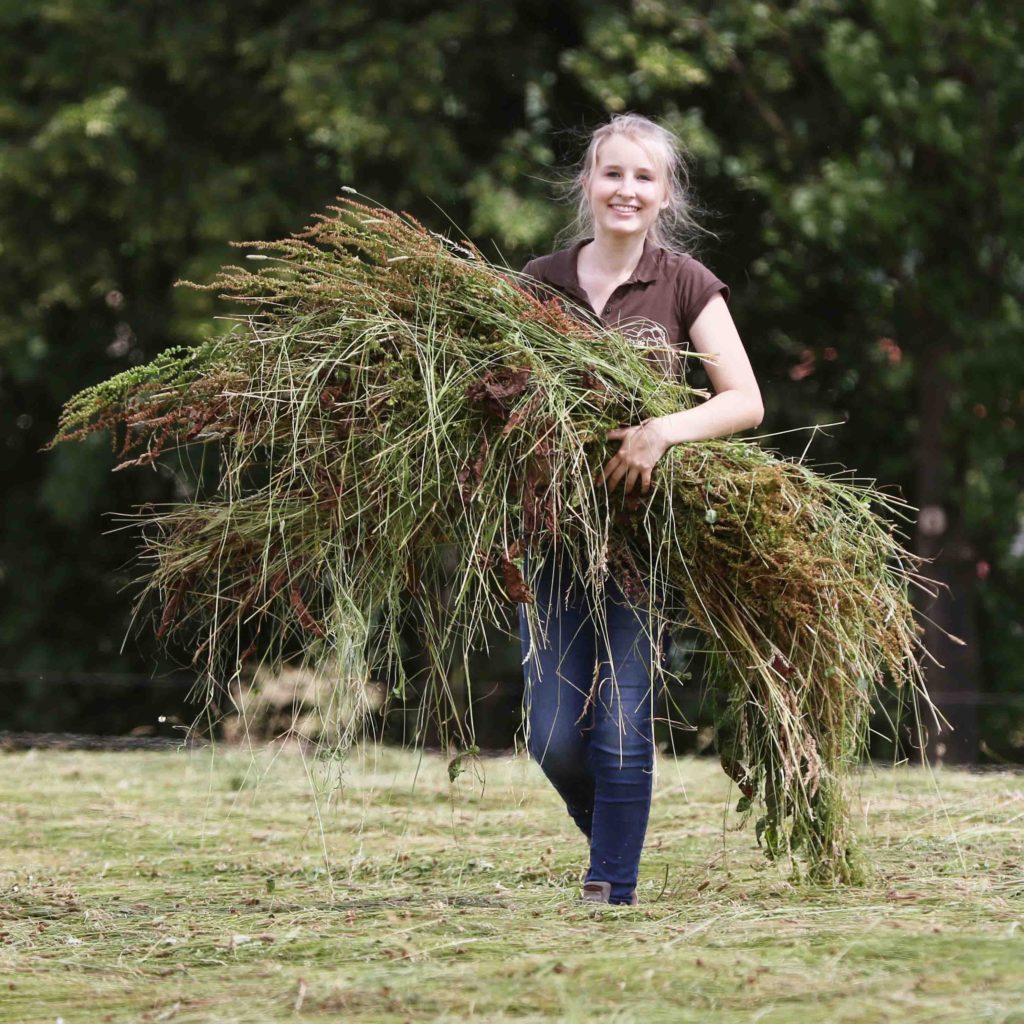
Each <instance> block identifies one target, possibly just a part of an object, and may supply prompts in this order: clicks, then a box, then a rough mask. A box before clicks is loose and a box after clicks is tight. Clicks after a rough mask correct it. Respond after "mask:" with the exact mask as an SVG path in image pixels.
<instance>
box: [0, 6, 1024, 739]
mask: <svg viewBox="0 0 1024 1024" xmlns="http://www.w3.org/2000/svg"><path fill="white" fill-rule="evenodd" d="M385 13H386V15H387V16H386V17H385V16H382V13H381V11H380V10H379V9H378V8H375V7H373V6H371V5H369V4H365V3H360V2H354V3H349V4H344V5H337V4H329V3H327V2H325V0H300V2H298V3H296V4H291V5H288V6H286V7H281V6H280V5H272V4H270V3H268V2H265V0H257V2H254V3H250V4H246V5H242V6H239V5H236V4H227V3H225V2H223V0H212V2H210V3H207V4H205V5H203V6H202V7H201V8H194V7H184V8H181V7H179V8H173V7H167V6H165V5H132V6H130V7H129V8H127V9H126V8H125V7H124V6H123V5H115V4H114V3H113V2H112V0H92V2H90V3H88V4H72V3H68V2H64V0H55V2H53V3H48V4H44V5H19V4H14V3H13V2H11V0H6V2H4V3H3V5H2V6H0V23H2V25H3V30H4V31H3V33H2V35H0V57H2V59H0V123H2V126H3V129H4V131H3V137H4V142H3V144H2V148H0V239H2V246H3V248H2V259H3V266H4V273H3V274H2V275H0V417H2V419H0V430H2V432H3V438H4V444H3V448H2V455H0V458H2V463H0V469H2V472H3V476H4V481H5V488H4V496H3V501H4V513H5V521H6V527H5V530H4V535H3V539H2V549H0V564H2V573H3V588H4V590H5V602H4V608H3V611H2V613H0V636H2V637H3V640H4V641H5V643H6V646H7V649H8V650H9V651H10V652H11V653H10V654H9V656H8V659H7V664H8V665H9V666H10V667H16V668H21V669H32V668H61V667H67V668H71V667H75V668H78V669H93V670H100V669H113V668H132V669H145V668H148V667H150V666H151V665H152V659H153V651H152V649H151V648H149V647H148V646H147V643H148V641H147V639H146V638H145V637H144V636H140V638H139V640H138V641H137V643H138V645H139V646H138V647H132V648H131V649H129V650H128V651H126V652H125V654H124V655H121V654H119V652H118V648H119V645H120V640H121V638H122V636H123V635H124V633H125V631H126V628H127V608H128V606H129V595H128V594H125V593H122V592H121V590H120V588H121V587H123V585H124V584H125V583H126V582H127V580H128V579H129V577H130V571H129V570H127V569H125V568H124V566H125V565H126V563H127V562H128V561H129V559H130V557H131V555H132V550H133V548H132V541H131V538H130V537H129V535H128V534H126V533H115V534H113V535H104V534H103V530H104V529H108V528H109V525H110V524H109V522H107V521H106V520H105V519H104V518H103V513H104V512H105V511H111V510H119V511H127V510H129V509H130V508H131V506H132V505H133V504H135V503H137V502H139V501H145V500H168V499H171V498H173V497H174V494H175V488H176V487H178V488H180V487H182V486H187V484H188V473H187V472H186V471H185V470H184V469H182V470H178V471H175V472H172V471H171V469H170V468H165V469H164V470H162V471H161V472H159V473H155V474H154V473H136V474H135V475H132V474H131V473H125V474H115V475H113V476H112V475H110V474H109V472H108V470H109V469H110V468H111V466H112V464H113V457H112V455H111V454H110V453H109V452H108V451H107V450H106V449H105V448H104V446H103V445H102V444H100V445H84V446H82V447H80V448H78V449H77V450H72V449H68V450H66V451H57V452H54V453H50V454H48V455H46V456H41V455H40V454H39V453H38V449H39V448H40V447H41V446H42V444H43V443H45V441H46V440H47V439H48V438H49V436H51V435H52V432H53V428H54V426H55V421H56V414H57V411H58V409H59V406H60V403H61V402H62V401H63V400H64V399H65V398H67V397H68V396H69V395H70V394H71V393H73V392H74V391H76V390H79V389H80V388H81V387H83V386H85V385H86V384H89V383H91V382H93V381H97V380H100V379H103V378H105V377H108V376H110V375H111V374H113V373H114V372H116V371H118V370H120V369H124V368H125V367H127V366H130V365H133V364H134V363H138V362H142V361H144V360H147V359H149V358H151V357H152V356H153V355H154V354H156V353H157V352H158V351H160V350H162V349H163V348H165V347H167V346H168V345H171V344H181V343H192V342H195V341H197V340H200V339H202V338H203V337H205V336H208V335H209V334H210V332H212V331H215V330H219V329H221V327H222V326H223V325H222V324H221V323H220V322H218V321H216V320H214V319H213V314H214V313H216V312H217V311H218V310H219V309H220V307H218V306H217V304H216V302H215V300H213V299H211V298H210V297H209V296H206V295H204V294H200V293H195V292H185V291H183V290H180V289H178V290H175V289H174V288H173V282H174V280H176V279H178V278H181V277H188V278H191V279H193V280H202V279H208V278H209V277H210V276H211V275H212V272H213V271H214V270H215V268H216V267H217V266H219V265H220V264H221V263H223V262H225V261H227V259H228V249H227V245H226V243H227V241H228V240H229V239H233V238H256V237H268V238H269V237H276V236H279V235H281V234H284V233H286V232H287V231H289V230H295V229H297V228H298V227H301V225H302V224H304V223H306V218H307V216H308V214H309V213H310V212H311V211H313V210H316V209H319V208H322V206H323V205H324V204H325V203H326V202H328V201H329V200H330V199H331V198H332V197H333V196H334V195H335V194H337V191H338V189H339V187H340V186H341V185H344V184H354V185H356V186H357V187H358V188H359V189H360V190H361V191H362V192H364V193H366V194H368V195H372V196H375V197H377V198H379V199H380V200H381V201H383V202H385V203H386V204H387V205H389V206H392V207H396V208H401V209H408V210H410V212H412V213H414V214H415V215H416V216H418V217H420V218H421V219H423V220H424V221H426V222H428V223H430V224H431V225H436V226H438V227H441V226H443V225H444V223H445V218H446V217H450V218H451V219H452V221H454V223H455V224H456V225H458V229H459V230H462V231H464V232H466V233H468V234H469V235H470V236H471V237H472V238H473V239H474V240H475V241H476V242H477V243H478V244H479V245H480V246H481V248H482V249H483V250H484V251H485V252H488V253H489V254H490V255H492V256H495V257H497V256H498V255H501V256H504V257H506V258H507V259H508V260H509V262H510V263H512V264H515V261H517V260H521V259H522V257H524V256H526V255H529V254H531V253H539V252H543V251H547V249H548V248H549V247H550V244H551V239H552V237H553V235H554V233H555V231H556V230H557V229H558V228H559V227H560V226H561V225H562V224H563V223H564V221H565V219H566V211H563V210H561V209H559V208H558V207H557V206H556V205H555V204H554V203H553V202H552V194H553V190H552V187H551V182H552V180H554V179H555V178H557V177H558V174H559V172H560V170H562V169H564V168H565V166H566V165H567V164H568V162H569V161H571V160H572V159H573V158H574V157H576V156H577V155H578V154H579V152H580V144H581V137H580V135H579V132H580V131H581V130H582V129H585V128H587V127H589V126H592V125H593V124H595V123H597V122H599V121H601V120H603V119H604V118H605V117H606V116H607V114H608V113H609V112H610V111H618V110H626V109H632V110H639V111H642V112H644V113H648V114H651V115H654V116H658V117H660V118H662V119H663V120H664V121H665V122H666V123H667V124H669V125H671V126H673V127H675V128H676V129H677V130H678V132H679V134H680V136H681V137H682V138H683V139H684V140H685V141H686V143H687V145H688V147H689V149H690V151H691V153H692V157H693V162H694V171H695V179H696V182H697V185H698V190H699V193H700V195H701V197H702V198H703V201H704V204H705V206H706V207H707V208H708V212H707V213H706V215H705V218H704V222H705V224H706V225H707V226H708V227H709V228H710V229H711V230H712V231H714V232H715V233H716V237H711V236H709V238H708V242H707V244H706V245H705V246H704V250H703V254H704V257H705V259H706V260H707V262H709V263H711V265H712V266H713V268H714V269H715V270H716V272H717V273H719V275H720V276H722V277H723V278H724V279H725V280H727V281H729V283H730V284H731V285H732V286H733V307H734V315H735V317H736V319H737V322H738V324H739V326H740V330H741V334H742V335H743V337H744V339H745V341H746V343H747V346H748V349H749V350H750V352H751V355H752V358H753V361H754V364H755V369H756V370H757V372H758V375H759V378H760V379H761V381H762V384H763V385H764V391H765V394H766V398H767V401H768V408H769V414H768V418H767V420H766V423H765V428H766V429H771V430H786V429H789V428H794V427H799V426H804V425H806V424H808V423H813V422H818V423H831V422H835V421H836V420H845V421H846V423H845V425H843V426H841V427H834V428H830V429H828V430H827V431H825V432H824V433H819V434H818V436H817V437H816V438H815V439H814V442H813V445H812V447H811V455H812V457H814V458H816V459H818V460H828V459H835V460H840V461H842V462H844V463H845V464H847V465H851V466H854V467H856V468H857V469H858V470H859V471H860V473H862V474H864V475H867V476H870V477H874V478H877V479H878V480H879V481H880V482H881V483H882V484H883V485H886V486H893V487H899V488H900V489H901V490H902V491H903V493H904V494H905V495H906V496H907V498H908V499H909V500H910V501H911V502H913V503H914V504H917V505H921V506H928V507H929V508H930V509H931V510H932V512H931V518H930V519H928V520H927V523H931V524H932V526H931V528H932V529H937V530H938V532H927V531H919V532H918V534H917V535H916V536H915V543H916V545H917V547H918V550H920V551H922V552H923V553H925V554H928V555H929V556H932V557H935V558H936V563H935V564H936V570H937V573H938V575H939V576H940V578H942V579H943V580H946V581H947V582H949V583H950V585H951V586H953V587H954V590H955V594H956V597H957V600H956V602H954V603H953V604H952V605H951V606H950V609H947V610H948V611H949V614H950V617H949V618H947V619H945V620H944V621H945V622H946V624H947V625H948V626H952V627H955V628H953V630H952V631H953V632H959V633H961V634H966V636H965V638H966V639H969V640H970V645H969V648H967V649H966V650H967V651H968V654H967V655H964V654H963V653H958V652H956V651H953V652H952V657H953V658H954V660H953V661H951V662H950V663H949V664H950V665H951V671H952V672H954V673H955V674H956V678H955V679H952V680H947V683H949V685H950V686H952V687H953V688H970V687H972V686H975V685H979V686H983V687H984V688H985V689H988V690H992V691H994V690H999V689H1003V690H1015V691H1020V690H1022V689H1024V679H1022V678H1021V671H1020V668H1019V666H1020V664H1021V663H1022V662H1024V657H1022V655H1024V630H1022V627H1021V625H1020V623H1021V617H1022V616H1021V613H1022V611H1024V599H1022V598H1021V596H1020V595H1021V593H1022V592H1024V588H1022V587H1021V576H1022V572H1024V570H1022V564H1024V558H1022V551H1021V546H1022V542H1021V539H1020V538H1021V531H1022V525H1021V524H1022V519H1024V506H1022V500H1021V493H1020V491H1021V488H1020V467H1021V464H1022V462H1024V460H1022V451H1021V448H1022V441H1021V437H1022V431H1021V429H1020V422H1021V419H1022V416H1024V409H1022V395H1024V353H1022V350H1021V346H1020V344H1019V337H1020V331H1021V320H1022V288H1024V269H1022V265H1021V257H1020V253H1021V252H1022V251H1024V246H1022V245H1021V235H1022V208H1024V200H1022V198H1021V196H1022V195H1024V190H1022V189H1021V187H1020V185H1021V178H1022V173H1021V161H1022V157H1024V145H1022V143H1021V141H1020V140H1021V138H1022V132H1021V111H1024V95H1022V91H1024V75H1022V74H1021V72H1022V66H1021V64H1022V57H1021V52H1022V47H1021V35H1022V33H1021V23H1020V22H1021V15H1020V12H1019V11H1018V10H1017V9H1016V8H1015V7H1013V5H1007V4H1005V3H1001V2H998V0H979V2H976V3H971V4H964V3H959V2H956V0H797V2H794V3H789V4H784V5H783V4H776V3H768V2H756V3H749V2H745V0H720V2H717V3H711V2H709V0H700V2H688V3H668V2H667V0H635V2H634V3H632V4H624V3H615V4H597V5H582V4H578V3H570V4H563V5H557V6H556V8H553V9H552V8H549V7H547V6H545V5H541V4H539V3H536V2H533V0H513V2H511V3H509V4H506V5H503V6H502V7H501V8H500V9H499V8H493V7H487V6H482V5H479V4H470V3H466V2H452V3H448V4H444V5H441V6H438V5H436V4H434V5H428V4H425V3H415V2H409V0H406V2H403V3H399V4H396V5H392V7H391V8H390V9H389V10H388V11H387V12H385ZM806 442H807V435H806V434H803V433H797V434H791V435H784V436H783V437H781V438H779V443H780V445H781V446H783V447H786V448H788V449H789V450H790V451H793V450H797V451H799V450H802V448H803V446H804V445H805V444H806ZM926 525H927V524H926ZM940 527H941V529H940ZM85 595H87V600H86V599H83V598H84V596H85ZM935 642H936V643H937V644H941V643H942V638H941V636H940V635H939V634H936V637H935ZM940 660H943V659H942V658H940ZM943 685H946V684H943ZM969 724H970V723H969V722H965V723H964V725H965V729H967V728H968V727H969ZM988 725H989V727H991V728H996V727H999V726H1001V725H1004V726H1006V728H1007V729H1009V727H1010V722H1009V720H1008V719H1006V718H1004V719H997V718H990V719H989V720H988ZM1016 728H1018V729H1019V728H1020V727H1019V726H1016ZM989 743H990V744H992V745H993V746H997V747H999V748H1000V749H1002V750H1003V751H1004V752H1009V751H1011V750H1012V749H1014V748H1016V749H1018V750H1019V749H1020V747H1022V746H1024V737H1022V736H1021V734H1020V733H1019V732H1018V734H1017V736H1016V739H1014V738H1013V737H1012V736H1010V735H1007V736H1005V737H1003V738H1002V739H1001V740H1000V741H999V742H995V741H993V740H992V739H991V738H990V739H989ZM1000 743H1001V746H1000Z"/></svg>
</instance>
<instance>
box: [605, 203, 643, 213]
mask: <svg viewBox="0 0 1024 1024" xmlns="http://www.w3.org/2000/svg"><path fill="white" fill-rule="evenodd" d="M612 209H613V210H614V211H615V212H616V213H638V212H639V210H640V207H639V206H614V205H613V206H612Z"/></svg>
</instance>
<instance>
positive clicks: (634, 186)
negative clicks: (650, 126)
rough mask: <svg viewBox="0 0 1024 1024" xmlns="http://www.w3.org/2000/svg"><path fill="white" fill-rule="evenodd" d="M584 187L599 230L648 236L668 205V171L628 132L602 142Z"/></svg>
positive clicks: (599, 231)
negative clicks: (627, 134)
mask: <svg viewBox="0 0 1024 1024" xmlns="http://www.w3.org/2000/svg"><path fill="white" fill-rule="evenodd" d="M584 189H585V191H586V195H587V199H588V200H589V201H590V208H591V210H592V212H593V215H594V231H595V232H596V233H598V234H600V233H603V232H607V233H609V234H613V235H633V234H639V235H641V236H644V235H646V234H647V230H648V229H649V228H650V226H651V225H652V224H653V223H654V222H655V221H656V220H657V219H658V214H659V213H660V212H661V210H662V209H664V208H665V207H666V206H667V205H668V190H667V187H666V181H665V174H664V171H663V170H662V169H661V168H659V167H658V166H657V164H656V162H655V161H654V160H652V159H651V156H650V154H648V153H647V151H646V150H645V149H643V148H642V147H641V146H639V145H637V143H635V142H633V140H632V139H628V138H626V137H625V136H624V135H612V136H610V137H609V138H607V139H605V140H604V141H603V142H602V143H601V144H600V146H599V147H598V150H597V160H596V166H595V167H594V169H593V172H592V173H591V174H590V175H588V176H587V178H586V179H585V182H584Z"/></svg>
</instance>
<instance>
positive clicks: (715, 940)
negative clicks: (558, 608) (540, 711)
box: [0, 747, 1024, 1024]
mask: <svg viewBox="0 0 1024 1024" xmlns="http://www.w3.org/2000/svg"><path fill="white" fill-rule="evenodd" d="M446 765H447V763H446V761H445V760H444V759H442V758H440V757H438V756H434V755H422V756H421V755H417V754H414V753H411V752H403V751H397V750H391V749H384V750H377V749H373V748H359V749H357V750H356V751H354V752H353V753H352V754H351V755H350V756H349V758H348V759H347V760H345V761H343V762H339V761H333V762H330V761H311V760H306V759H303V758H302V757H301V756H300V755H299V754H298V753H296V752H295V751H275V752H271V751H269V750H263V751H259V752H257V753H256V754H252V753H241V752H237V751H229V750H227V749H225V748H223V747H222V748H220V749H218V751H217V752H216V754H211V752H209V751H191V752H186V751H181V752H162V753H142V754H140V753H117V754H113V753H67V752H65V753H59V752H42V751H32V752H28V753H11V754H5V755H2V756H0V790H2V798H0V815H2V820H3V832H4V837H5V838H4V845H5V847H6V849H5V851H4V856H3V858H2V862H0V979H2V980H0V1021H4V1022H7V1021H17V1022H19V1024H20V1022H29V1021H49V1022H51V1024H52V1022H54V1021H57V1020H62V1021H63V1022H64V1024H73V1022H89V1024H94V1022H105V1021H175V1022H187V1021H217V1022H221V1021H223V1022H241V1021H279V1020H282V1021H283V1020H288V1021H298V1020H310V1021H313V1020H332V1021H333V1020H337V1021H342V1020H343V1021H405V1020H408V1021H421V1020H445V1021H457V1020H465V1019H478V1020H483V1021H511V1020H515V1021H534V1020H565V1021H580V1022H583V1021H594V1020H601V1021H613V1022H617V1024H625V1022H632V1021H637V1022H639V1021H644V1022H649V1021H701V1022H704V1021H711V1022H727V1021H728V1022H731V1021H764V1022H783V1021H785V1022H792V1021H800V1022H803V1021H829V1022H840V1021H869V1022H876V1021H900V1022H906V1021H927V1022H929V1024H934V1022H939V1021H941V1022H946V1021H999V1022H1005V1024H1009V1022H1024V776H1022V775H1020V774H1011V773H1006V772H990V773H983V774H969V773H967V772H962V771H955V770H951V769H939V770H937V771H936V772H934V773H932V774H929V773H928V772H926V771H925V770H922V769H920V768H899V769H891V768H889V769H877V770H869V771H867V772H866V773H865V775H864V776H863V778H862V779H860V780H858V782H857V798H856V801H855V807H856V814H857V823H858V829H859V831H860V834H861V837H862V844H863V847H864V849H865V851H866V853H867V854H868V855H869V856H870V858H871V859H872V860H873V861H874V862H875V863H876V865H877V872H876V876H875V878H874V879H873V881H872V882H871V883H870V884H869V885H868V887H866V888H863V889H855V890H849V889H848V890H826V889H815V888H808V887H803V886H801V887H799V888H793V887H792V886H791V885H790V884H788V882H787V881H786V876H787V873H786V871H785V870H784V868H780V867H777V866H773V865H771V864H768V863H767V862H765V861H764V860H763V859H762V857H761V854H760V852H759V851H758V849H757V847H756V844H755V842H754V837H753V829H752V827H751V825H749V824H748V826H747V827H746V828H745V829H744V830H743V831H733V830H732V828H733V826H734V824H735V822H736V821H738V816H737V815H735V814H733V813H731V811H729V808H730V807H731V806H732V805H733V804H734V803H735V799H736V796H737V794H736V791H735V789H732V790H731V791H730V787H729V783H728V780H727V779H726V778H725V777H724V775H723V774H722V773H721V771H720V769H719V768H718V767H717V764H716V763H715V762H714V761H711V760H695V759H682V760H676V761H673V760H667V759H666V760H663V761H661V762H660V763H659V778H658V782H657V787H656V791H655V800H654V809H653V813H652V818H651V825H650V829H649V832H648V846H647V850H646V852H645V855H644V861H643V864H642V866H641V877H640V890H639V891H640V898H641V904H640V906H639V907H635V908H628V907H600V908H592V907H588V906H586V905H582V904H580V903H579V902H578V901H577V892H578V882H579V878H580V874H581V871H582V869H583V868H584V867H585V859H584V858H585V849H584V845H583V839H582V837H581V836H580V835H579V834H578V833H577V832H575V829H574V827H573V826H572V825H571V823H570V821H569V819H568V817H567V816H566V814H565V812H564V810H563V809H562V807H561V806H560V804H559V803H558V800H557V798H556V796H555V794H554V792H553V791H552V790H550V789H549V787H548V785H547V783H546V782H545V781H544V779H543V777H542V776H541V774H540V771H539V769H538V767H537V766H536V765H535V764H534V763H532V762H530V761H528V760H527V759H526V758H525V757H519V758H504V759H493V760H486V761H484V762H482V765H481V767H482V773H483V781H481V777H480V774H479V773H478V772H477V771H475V769H473V768H471V769H470V770H469V771H468V772H466V773H465V774H464V775H462V776H461V777H460V778H459V779H458V780H457V782H456V784H455V785H454V786H452V785H451V784H450V783H449V781H448V773H447V766H446Z"/></svg>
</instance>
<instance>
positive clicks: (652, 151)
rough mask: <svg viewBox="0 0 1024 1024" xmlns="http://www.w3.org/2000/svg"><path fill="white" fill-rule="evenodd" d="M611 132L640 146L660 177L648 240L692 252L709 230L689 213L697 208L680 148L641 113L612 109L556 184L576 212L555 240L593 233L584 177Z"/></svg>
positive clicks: (566, 243) (593, 166)
mask: <svg viewBox="0 0 1024 1024" xmlns="http://www.w3.org/2000/svg"><path fill="white" fill-rule="evenodd" d="M613 135H622V136H625V137H626V138H627V139H629V140H630V141H632V142H635V143H636V144H637V145H638V146H640V148H641V149H643V151H644V152H645V153H646V154H647V156H648V158H649V159H650V160H651V161H652V162H653V163H654V166H655V168H656V169H657V171H658V172H659V173H660V175H661V176H662V179H663V180H664V181H665V186H666V192H667V196H666V198H667V199H668V204H667V205H666V206H665V207H664V208H663V209H662V210H660V211H659V213H658V217H657V220H655V222H654V223H653V224H652V225H651V226H650V229H649V230H648V232H647V238H648V239H649V241H651V242H652V243H653V244H654V245H658V246H661V247H662V248H663V249H668V250H670V251H671V252H679V253H690V252H693V250H694V248H695V245H696V241H697V236H698V235H701V234H713V232H710V231H708V230H707V229H706V228H702V227H701V226H700V225H699V224H698V223H697V221H696V218H695V216H694V215H695V213H699V212H701V211H700V210H699V209H698V208H697V206H696V202H695V200H694V197H693V194H692V191H691V188H690V172H689V168H688V167H687V163H686V158H687V154H686V151H685V149H684V147H683V145H682V143H681V142H680V141H679V139H678V138H677V137H676V136H675V135H674V134H673V133H672V132H670V131H669V130H668V129H667V128H663V127H662V126H661V125H660V124H657V123H656V122H655V121H652V120H651V119H650V118H647V117H644V116H643V114H633V113H626V114H615V115H613V116H612V119H611V120H610V121H608V122H607V123H606V124H603V125H601V126H600V127H599V128H596V129H595V130H594V131H593V132H592V133H591V135H590V142H589V145H588V146H587V151H586V153H585V154H584V156H583V159H582V161H580V163H579V165H578V167H577V168H576V170H575V172H574V173H573V175H572V178H571V180H569V181H567V182H566V183H565V184H564V185H563V186H562V190H561V195H560V197H559V198H560V199H562V201H563V202H567V203H570V204H572V205H573V206H575V207H576V216H575V218H574V219H573V221H572V222H571V223H570V224H569V225H568V226H567V227H565V228H564V229H563V230H562V231H560V232H559V233H558V236H557V238H556V245H558V246H569V245H572V244H573V243H575V242H581V241H582V240H583V239H584V238H593V237H594V214H593V211H592V210H591V208H590V200H589V199H588V198H587V191H586V180H587V178H588V177H589V176H590V175H592V174H594V172H595V171H596V170H597V154H598V150H599V148H600V146H601V143H602V142H604V141H605V140H606V139H609V138H611V137H612V136H613Z"/></svg>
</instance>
